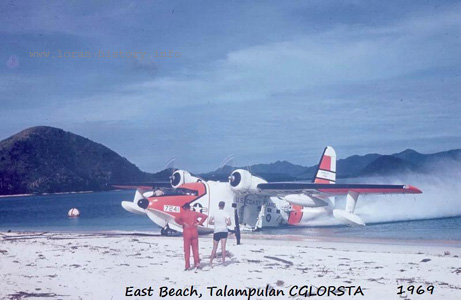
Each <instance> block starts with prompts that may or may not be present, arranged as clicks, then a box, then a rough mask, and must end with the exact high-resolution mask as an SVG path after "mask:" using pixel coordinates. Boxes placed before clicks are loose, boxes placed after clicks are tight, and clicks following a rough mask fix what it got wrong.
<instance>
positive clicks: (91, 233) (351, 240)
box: [0, 230, 461, 248]
mask: <svg viewBox="0 0 461 300" xmlns="http://www.w3.org/2000/svg"><path fill="white" fill-rule="evenodd" d="M53 235H57V236H69V237H70V236H74V238H84V237H124V236H125V237H134V236H150V237H159V238H182V236H181V235H177V236H173V237H166V236H161V234H160V230H158V231H156V230H88V231H72V230H63V231H59V230H50V231H42V230H35V231H34V230H23V231H21V230H9V231H3V230H0V237H2V238H9V237H13V236H15V237H17V238H20V237H22V236H37V237H39V236H41V237H45V236H53ZM211 238H212V235H211V234H208V235H200V236H199V239H211ZM241 239H242V241H245V240H248V241H274V240H277V241H286V242H289V241H302V242H313V243H343V244H370V245H392V246H426V247H454V248H461V240H437V239H431V240H422V239H395V238H374V237H338V236H328V235H323V236H306V235H298V234H283V235H282V234H280V235H278V234H251V233H242V234H241ZM229 240H233V241H235V240H236V239H235V235H233V234H229Z"/></svg>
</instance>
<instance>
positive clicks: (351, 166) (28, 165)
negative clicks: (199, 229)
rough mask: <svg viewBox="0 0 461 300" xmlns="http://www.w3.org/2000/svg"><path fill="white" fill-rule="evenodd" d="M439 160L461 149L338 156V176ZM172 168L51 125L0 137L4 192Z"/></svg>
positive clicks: (456, 156) (86, 185) (420, 168)
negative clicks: (150, 166)
mask: <svg viewBox="0 0 461 300" xmlns="http://www.w3.org/2000/svg"><path fill="white" fill-rule="evenodd" d="M319 153H320V152H319ZM440 162H443V163H445V164H446V165H447V166H448V167H450V166H451V165H452V164H453V162H455V163H460V164H461V150H460V149H454V150H448V151H442V152H437V153H432V154H422V153H419V152H417V151H415V150H413V149H406V150H404V151H402V152H399V153H394V154H391V155H382V154H377V153H372V154H366V155H361V156H359V155H352V156H349V157H347V158H344V159H339V160H337V178H338V179H341V178H353V177H373V176H384V175H385V176H393V175H395V174H399V173H430V172H431V171H432V170H433V169H434V168H437V167H438V165H440ZM235 169H237V168H236V167H231V166H224V167H223V168H220V169H217V170H214V171H212V172H208V173H202V174H198V176H200V177H202V178H203V179H206V180H219V181H227V180H228V177H229V175H230V173H231V172H232V171H233V170H235ZM242 169H248V170H250V171H251V172H252V173H253V174H254V175H256V176H260V177H262V178H264V179H266V180H267V181H305V180H309V181H310V180H312V178H313V177H314V174H315V172H316V170H317V165H314V166H309V167H308V166H301V165H297V164H293V163H290V162H288V161H286V160H278V161H276V162H274V163H269V164H262V163H260V164H254V165H251V166H249V167H243V168H242ZM171 172H172V170H162V171H159V172H157V173H147V172H143V171H141V170H140V169H139V168H138V167H137V166H136V165H134V164H133V163H131V162H130V161H128V159H126V158H125V157H122V156H120V155H118V154H117V153H116V152H115V151H113V150H111V149H109V148H108V147H106V146H104V145H102V144H99V143H97V142H94V141H91V140H90V139H88V138H85V137H82V136H79V135H76V134H74V133H71V132H67V131H64V130H63V129H59V128H54V127H49V126H36V127H31V128H27V129H25V130H23V131H21V132H19V133H17V134H15V135H12V136H11V137H9V138H6V139H4V140H2V141H0V194H3V195H9V194H24V193H54V192H71V191H75V192H77V191H88V190H92V191H98V190H107V189H110V188H111V184H114V183H118V184H127V185H130V183H134V182H138V183H139V182H152V181H168V180H169V176H170V175H171Z"/></svg>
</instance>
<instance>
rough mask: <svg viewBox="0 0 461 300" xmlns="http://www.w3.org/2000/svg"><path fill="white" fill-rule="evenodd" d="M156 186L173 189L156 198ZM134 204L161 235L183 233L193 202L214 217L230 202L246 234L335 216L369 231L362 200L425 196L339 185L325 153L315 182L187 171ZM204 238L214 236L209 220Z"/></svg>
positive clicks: (139, 194)
mask: <svg viewBox="0 0 461 300" xmlns="http://www.w3.org/2000/svg"><path fill="white" fill-rule="evenodd" d="M153 186H157V187H168V188H167V189H165V192H162V193H157V191H155V190H154V189H153ZM136 188H137V189H136V192H135V196H134V199H133V200H132V201H123V202H122V203H121V205H122V207H123V208H124V209H125V210H127V211H128V212H131V213H135V214H141V215H147V217H148V218H149V219H150V220H152V221H153V222H154V223H155V224H157V225H158V226H160V227H161V228H162V230H161V234H162V235H171V234H172V233H174V232H182V228H181V226H179V225H178V224H177V223H176V222H175V221H174V220H175V218H176V217H177V216H178V215H179V214H180V213H181V212H182V210H183V208H182V206H183V205H184V204H186V203H189V204H190V206H191V208H192V209H193V210H196V211H199V212H201V213H204V214H207V215H212V214H213V213H214V212H215V211H216V210H217V209H218V203H219V202H220V201H224V202H225V203H226V205H225V210H227V212H228V213H229V214H230V215H235V221H236V223H237V224H234V225H239V226H240V227H242V226H243V229H249V230H261V229H264V228H271V227H272V228H273V227H279V226H296V225H304V226H308V225H309V222H310V221H312V220H313V219H315V218H318V217H319V216H322V215H331V216H332V217H333V218H335V219H337V220H338V221H339V222H341V223H344V224H346V225H351V226H365V222H364V221H363V220H362V218H361V217H360V216H359V215H357V214H356V213H354V212H355V208H356V206H357V202H358V199H359V196H361V195H370V194H420V193H422V191H421V190H419V189H418V188H416V187H414V186H411V185H394V184H392V185H391V184H354V183H347V184H342V183H336V152H335V150H334V149H333V148H332V147H330V146H328V147H326V148H325V149H324V151H323V154H322V156H321V159H320V162H319V164H318V167H317V171H316V173H315V177H314V179H313V180H312V182H267V181H266V180H264V179H263V178H260V177H258V176H255V175H253V174H251V172H249V171H247V170H244V169H236V170H234V171H233V172H232V173H231V174H230V176H229V180H228V182H220V181H212V180H208V181H206V180H203V179H202V178H200V177H197V176H194V175H192V174H191V173H189V172H188V171H186V170H176V171H175V172H174V173H173V174H172V175H171V176H170V182H169V183H152V185H150V186H137V187H136ZM339 196H343V197H346V204H345V207H344V208H341V207H336V205H335V203H336V201H335V198H336V197H339ZM198 231H199V233H201V234H206V233H211V232H212V231H213V226H212V225H210V224H209V223H208V220H206V221H205V223H204V224H203V226H201V227H199V228H198Z"/></svg>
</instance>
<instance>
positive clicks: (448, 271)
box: [0, 233, 461, 300]
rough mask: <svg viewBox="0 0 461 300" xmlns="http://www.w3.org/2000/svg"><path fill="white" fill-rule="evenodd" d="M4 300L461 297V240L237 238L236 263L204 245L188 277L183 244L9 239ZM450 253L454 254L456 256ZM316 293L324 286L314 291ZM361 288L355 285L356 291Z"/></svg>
mask: <svg viewBox="0 0 461 300" xmlns="http://www.w3.org/2000/svg"><path fill="white" fill-rule="evenodd" d="M1 237H2V239H1V243H0V282H1V288H0V298H1V299H197V297H195V296H193V297H177V296H171V297H170V296H168V297H164V298H160V297H159V294H158V291H159V288H160V287H161V286H168V287H171V288H185V287H190V286H191V285H193V286H194V287H195V288H196V289H197V290H198V292H200V293H202V297H201V299H247V298H248V297H244V296H239V297H211V296H210V295H209V292H208V289H207V287H212V286H218V287H220V288H223V287H224V286H225V285H228V288H237V289H246V288H248V287H252V288H265V287H266V285H267V284H269V285H270V286H271V287H273V288H276V289H280V290H282V291H284V293H285V295H284V296H279V297H264V296H260V297H257V296H253V297H251V299H305V297H304V296H293V297H292V296H289V294H288V293H289V291H290V288H291V287H292V286H293V285H298V286H304V285H309V286H311V285H314V286H316V287H320V286H336V287H339V286H361V288H362V291H363V293H364V294H365V296H364V297H363V296H361V295H360V294H359V295H358V296H355V297H351V296H347V294H348V293H347V290H346V295H344V296H341V297H335V296H332V295H330V297H327V296H326V295H324V296H322V297H319V296H317V297H314V298H321V299H334V298H339V299H351V298H353V299H453V300H455V299H461V259H460V258H459V257H461V248H460V247H461V244H460V243H459V242H451V243H450V242H437V243H434V244H433V245H431V244H430V243H428V242H425V243H421V242H409V243H407V242H396V241H379V240H360V241H357V240H352V239H341V240H338V239H336V240H331V239H327V238H319V239H307V238H302V237H296V236H283V237H282V236H272V237H269V236H252V235H245V236H243V238H242V245H239V246H237V245H235V243H236V242H235V239H233V238H231V239H229V241H228V250H229V251H230V253H231V257H230V258H228V265H227V266H223V265H221V264H220V263H219V260H216V265H215V266H214V267H213V268H211V267H210V266H209V265H208V259H209V254H210V252H211V244H212V240H211V237H210V236H205V237H201V238H200V253H201V257H202V266H204V269H202V270H198V271H184V270H183V269H184V259H183V252H182V238H181V237H160V236H136V235H110V234H109V235H107V234H71V233H46V234H40V235H36V234H17V233H3V234H1ZM446 251H447V252H446ZM399 285H404V286H405V287H407V286H409V285H415V286H416V287H418V286H420V285H422V286H424V287H427V286H429V285H433V286H434V287H435V289H434V294H433V295H431V294H429V293H428V292H426V293H424V294H422V295H407V296H406V297H405V296H402V295H397V292H398V289H397V287H398V286H399ZM129 286H134V287H137V288H144V287H149V286H152V288H153V289H154V292H153V294H154V296H151V297H125V293H126V288H127V287H129ZM314 290H315V289H314ZM355 291H356V288H352V293H353V292H355Z"/></svg>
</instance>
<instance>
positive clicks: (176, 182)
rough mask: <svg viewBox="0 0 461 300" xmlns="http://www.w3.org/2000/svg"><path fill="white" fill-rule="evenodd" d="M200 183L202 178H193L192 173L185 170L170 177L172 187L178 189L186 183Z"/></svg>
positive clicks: (178, 171)
mask: <svg viewBox="0 0 461 300" xmlns="http://www.w3.org/2000/svg"><path fill="white" fill-rule="evenodd" d="M198 181H200V178H198V177H195V176H192V174H191V173H189V172H187V171H184V170H177V171H175V172H174V173H173V174H172V175H171V176H170V183H171V186H172V187H174V188H177V187H179V186H181V185H183V184H185V183H193V182H198Z"/></svg>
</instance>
